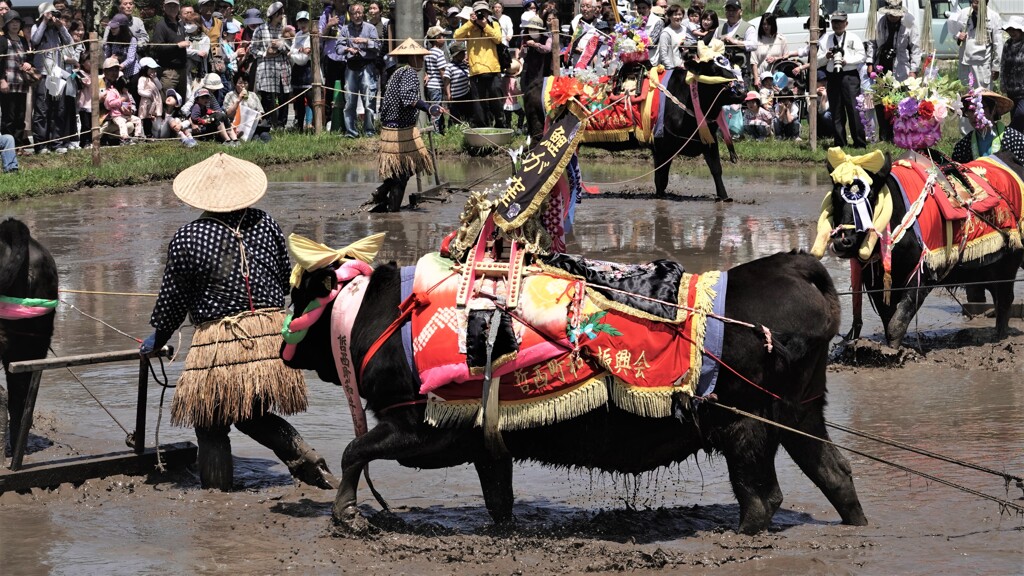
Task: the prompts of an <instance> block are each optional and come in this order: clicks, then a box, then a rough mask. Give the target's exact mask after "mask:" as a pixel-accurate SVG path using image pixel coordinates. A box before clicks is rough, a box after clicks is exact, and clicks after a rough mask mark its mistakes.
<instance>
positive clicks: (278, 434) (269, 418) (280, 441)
mask: <svg viewBox="0 0 1024 576" xmlns="http://www.w3.org/2000/svg"><path fill="white" fill-rule="evenodd" d="M235 427H236V428H238V429H239V430H240V431H242V432H244V433H245V434H247V435H248V436H249V437H251V438H252V439H253V440H255V441H257V442H259V443H260V444H262V445H264V446H266V447H267V448H270V449H271V450H273V451H274V454H275V455H276V456H277V457H278V458H280V459H281V461H282V462H284V463H285V465H286V466H288V470H289V471H290V472H291V473H292V476H294V477H295V478H296V479H298V480H300V481H302V482H305V483H306V484H309V485H310V486H316V487H318V488H324V489H327V488H337V487H338V479H337V478H335V477H334V476H333V475H332V474H331V471H330V469H329V468H327V463H326V462H325V461H324V459H323V458H321V457H320V454H318V453H317V451H316V450H314V449H313V447H312V446H310V445H309V444H307V443H306V441H305V440H303V438H302V435H301V434H299V432H298V431H297V430H296V429H295V428H294V427H293V426H292V425H291V424H289V423H288V422H287V421H286V420H285V419H284V418H281V417H280V416H278V415H276V414H263V415H262V416H257V417H255V418H252V419H250V420H245V421H241V422H235Z"/></svg>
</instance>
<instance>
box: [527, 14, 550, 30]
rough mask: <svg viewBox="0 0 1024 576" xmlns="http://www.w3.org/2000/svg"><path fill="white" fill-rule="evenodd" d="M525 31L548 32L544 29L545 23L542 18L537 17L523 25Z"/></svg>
mask: <svg viewBox="0 0 1024 576" xmlns="http://www.w3.org/2000/svg"><path fill="white" fill-rule="evenodd" d="M523 29H524V30H540V31H541V32H546V31H547V28H545V27H544V21H543V20H541V19H540V18H538V17H536V16H533V17H531V18H530V19H529V20H527V21H526V24H523Z"/></svg>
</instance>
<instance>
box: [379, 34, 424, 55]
mask: <svg viewBox="0 0 1024 576" xmlns="http://www.w3.org/2000/svg"><path fill="white" fill-rule="evenodd" d="M427 54H430V50H427V49H426V48H424V47H423V46H422V45H420V43H419V42H417V41H415V40H413V39H412V38H406V39H405V42H402V43H401V44H399V45H398V48H395V49H394V50H392V51H391V52H388V56H426V55H427Z"/></svg>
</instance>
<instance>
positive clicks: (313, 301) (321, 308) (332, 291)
mask: <svg viewBox="0 0 1024 576" xmlns="http://www.w3.org/2000/svg"><path fill="white" fill-rule="evenodd" d="M383 240H384V234H383V233H381V234H374V235H373V236H370V237H367V238H364V239H362V240H360V241H358V242H355V243H353V244H350V245H349V246H346V247H345V248H342V249H341V250H334V249H332V248H328V247H327V246H324V245H323V244H320V243H317V242H314V241H312V240H310V239H308V238H305V237H303V236H299V235H298V234H292V235H290V236H289V237H288V252H289V254H291V256H292V259H293V260H295V262H297V264H296V265H295V268H294V269H293V270H292V276H291V286H292V290H291V298H292V313H291V314H290V315H289V316H288V319H287V321H286V322H285V326H284V330H282V334H283V336H284V341H285V342H284V344H283V345H282V348H281V358H282V359H283V360H284V363H285V364H286V365H287V366H290V367H292V368H304V369H307V370H316V371H317V374H318V375H319V376H320V378H321V379H322V380H324V381H326V382H336V381H337V378H338V377H337V374H336V372H335V370H334V365H333V364H332V363H331V362H324V359H325V358H326V359H330V358H331V357H332V353H331V347H330V316H331V308H332V307H333V305H334V299H335V297H337V295H338V291H339V290H340V288H341V285H342V284H344V283H345V282H347V281H348V280H351V279H352V278H353V277H355V276H356V275H358V274H369V272H370V268H369V265H367V264H366V262H369V261H372V260H373V259H374V258H375V257H376V255H377V251H378V250H379V249H380V245H381V243H382V242H383Z"/></svg>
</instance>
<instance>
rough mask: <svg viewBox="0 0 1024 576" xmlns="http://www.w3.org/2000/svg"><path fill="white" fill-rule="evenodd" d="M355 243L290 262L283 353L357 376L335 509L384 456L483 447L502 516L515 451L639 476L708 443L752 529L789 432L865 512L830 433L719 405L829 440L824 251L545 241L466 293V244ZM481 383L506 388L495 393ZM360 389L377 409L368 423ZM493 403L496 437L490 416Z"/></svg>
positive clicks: (847, 505) (352, 513)
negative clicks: (461, 247)
mask: <svg viewBox="0 0 1024 576" xmlns="http://www.w3.org/2000/svg"><path fill="white" fill-rule="evenodd" d="M296 239H298V240H301V241H303V242H304V243H306V244H309V243H310V241H308V240H306V239H302V238H301V237H295V236H294V235H293V238H291V239H290V240H289V241H290V242H293V241H295V240H296ZM353 253H354V252H353V250H350V249H344V250H340V251H338V252H337V253H333V252H327V254H328V256H327V257H326V258H323V259H316V258H313V259H307V260H308V261H313V260H317V261H316V263H315V264H314V265H313V266H309V267H307V269H306V271H305V272H303V273H302V274H301V275H296V276H293V289H292V302H293V305H294V306H295V310H296V314H298V313H299V311H305V312H304V313H303V314H301V315H300V316H298V317H296V318H295V319H294V320H291V321H290V323H289V324H288V325H286V329H285V341H286V342H287V343H288V344H286V345H285V347H284V349H283V350H282V357H283V358H284V359H285V362H286V363H287V364H288V365H290V366H293V367H295V368H303V369H310V370H316V372H317V374H318V375H319V376H320V378H321V379H323V380H324V381H327V382H332V383H335V384H341V385H342V386H345V387H346V391H349V390H351V391H352V392H351V395H350V397H349V405H350V408H351V409H352V411H353V418H354V420H355V422H356V424H355V429H356V438H355V439H354V440H352V441H351V443H349V445H348V447H347V448H346V449H345V452H344V455H343V457H342V475H343V477H342V482H341V486H340V489H339V491H338V494H337V498H336V499H335V502H334V507H333V518H334V521H335V523H337V524H340V525H344V526H347V527H348V528H350V529H353V530H362V529H365V528H366V526H365V524H366V521H365V519H363V517H362V516H361V514H360V513H359V511H358V509H357V508H356V503H357V500H356V488H357V484H358V480H359V475H360V473H362V472H363V471H364V469H365V468H366V466H367V464H368V463H369V462H371V461H373V460H396V461H397V462H398V463H399V464H401V465H403V466H408V467H413V468H428V469H438V468H446V467H450V466H456V465H460V464H464V463H472V464H473V465H474V466H475V467H476V470H477V473H478V474H479V477H480V482H481V485H482V489H483V496H484V501H485V503H486V506H487V510H488V512H489V513H490V514H491V517H492V518H493V519H494V521H495V522H497V523H507V522H510V521H512V520H513V516H512V504H513V490H512V464H513V461H516V460H518V461H535V462H542V463H545V464H548V465H552V466H560V467H567V468H568V467H582V468H589V469H595V470H600V471H607V472H617V473H623V474H638V473H641V472H645V471H650V470H654V469H656V468H659V467H662V466H668V465H671V464H673V463H677V462H681V461H683V460H685V459H687V458H689V457H691V456H693V455H695V454H696V453H697V452H698V451H700V450H705V451H708V452H716V453H719V454H721V455H723V456H724V457H725V460H726V463H727V464H728V468H729V476H730V480H731V483H732V487H733V491H734V493H735V496H736V498H737V500H738V501H739V520H740V521H739V530H740V531H742V532H744V533H755V532H759V531H762V530H765V529H767V528H768V527H769V525H770V524H771V519H772V516H773V515H774V513H775V512H776V511H777V510H778V508H779V506H780V505H781V503H782V491H781V489H780V487H779V485H778V481H777V477H776V472H775V455H776V451H777V449H778V447H779V446H780V445H781V446H782V447H784V448H785V449H786V451H787V452H788V453H789V454H790V456H791V457H792V458H793V460H794V461H795V462H796V463H797V464H798V465H799V467H800V468H801V469H802V470H803V472H804V473H805V474H806V475H807V476H808V477H809V478H810V479H811V480H812V481H813V482H814V483H815V484H816V485H817V486H818V487H819V488H820V489H821V491H822V492H823V493H824V494H825V496H826V497H827V498H828V500H829V501H830V502H831V503H832V505H833V506H834V507H835V508H836V510H837V511H838V512H839V515H840V516H841V518H842V520H843V522H844V523H847V524H856V525H863V524H866V522H867V520H866V519H865V517H864V513H863V511H862V509H861V505H860V502H859V500H858V498H857V493H856V490H855V488H854V484H853V479H852V476H851V472H850V466H849V463H848V462H847V460H846V459H845V458H844V457H843V456H842V455H841V454H840V453H839V452H838V450H837V449H836V448H835V447H833V446H831V445H829V444H826V443H823V442H819V441H817V440H811V439H808V438H807V437H804V436H799V435H797V434H794V433H791V432H785V431H782V430H780V429H778V428H776V427H773V426H770V425H768V424H765V423H763V422H761V421H758V420H755V419H752V418H747V417H744V416H740V415H737V414H736V413H734V412H731V411H728V410H726V409H725V408H724V407H719V406H716V405H714V403H715V402H720V403H722V404H726V405H730V406H733V407H736V408H739V409H742V410H745V411H748V412H751V413H753V414H756V415H758V416H761V417H764V418H766V419H770V420H773V421H776V422H780V423H783V424H785V425H787V426H791V427H793V428H796V429H797V430H800V431H802V432H806V433H808V434H811V435H813V436H817V437H819V438H823V439H827V438H828V433H827V432H826V429H825V423H824V414H823V412H824V407H825V403H826V400H825V395H826V385H825V365H826V361H827V352H828V346H829V341H830V340H831V339H832V337H833V336H834V335H835V334H836V330H837V328H838V326H839V314H840V308H839V302H838V298H837V295H836V292H835V289H834V287H833V285H832V281H831V278H830V277H829V275H828V273H827V271H826V270H825V268H824V267H823V266H822V265H821V264H820V263H819V262H817V261H816V260H815V259H814V258H813V257H811V256H809V255H807V254H803V253H788V254H784V253H783V254H776V255H774V256H770V257H767V258H762V259H760V260H755V261H753V262H750V263H747V264H743V265H740V266H737V267H736V268H733V269H732V270H729V271H728V272H721V273H718V272H711V273H707V274H702V275H699V276H698V275H690V274H685V273H683V271H682V267H681V266H680V265H678V264H676V263H674V262H669V261H658V262H653V263H651V264H645V265H637V266H628V265H618V264H613V263H606V262H598V261H591V260H587V259H584V258H581V257H575V256H568V255H553V256H547V257H543V258H539V257H538V260H537V261H536V262H534V263H533V264H532V265H531V264H530V263H529V262H527V263H526V266H527V268H528V269H529V270H528V271H527V272H526V275H525V277H524V278H523V281H522V285H521V289H519V290H513V291H511V292H510V293H509V300H507V301H506V300H505V299H504V298H499V299H497V300H496V301H495V300H493V299H488V298H484V297H483V294H485V292H486V291H485V290H484V287H481V286H479V285H478V286H477V288H479V289H480V292H479V294H480V297H472V298H471V297H468V296H467V293H468V294H470V295H472V294H477V292H476V288H474V285H473V284H472V283H470V284H469V289H468V292H467V291H466V290H465V289H460V288H459V286H460V282H462V281H464V279H465V278H466V276H465V275H464V274H462V273H460V272H459V271H460V270H461V271H463V272H465V270H466V266H467V264H465V263H463V264H461V265H460V264H459V263H458V261H457V260H451V259H448V258H445V257H443V256H441V255H439V254H436V253H435V254H431V255H427V256H424V257H423V259H421V260H420V262H419V263H418V264H417V265H416V266H415V267H406V268H402V269H400V268H399V267H397V266H395V264H394V263H390V264H383V265H379V266H377V267H376V268H375V269H372V270H371V269H370V267H369V266H368V265H367V264H365V263H364V262H363V261H358V260H353V259H346V257H351V255H352V254H353ZM374 253H375V251H374ZM334 254H336V255H334ZM293 255H294V252H293ZM338 258H340V259H341V260H340V261H341V262H343V264H341V265H339V260H338ZM372 258H373V256H372V255H369V254H366V253H365V252H364V253H363V254H362V259H363V260H365V261H369V260H371V259H372ZM296 259H297V260H299V261H300V262H301V261H302V259H301V258H298V257H296ZM509 278H511V276H510V277H509ZM492 281H494V280H493V278H491V279H482V280H480V282H482V283H483V284H485V285H486V284H487V283H489V282H492ZM508 281H509V282H511V280H508ZM499 283H500V282H499ZM636 293H643V294H645V295H646V296H645V297H644V298H640V299H636V298H631V296H632V295H634V294H636ZM560 294H561V295H560ZM687 296H689V298H688V297H687ZM463 298H464V299H466V301H467V302H468V305H467V306H461V305H459V304H457V302H458V301H459V299H463ZM488 302H490V304H488ZM677 302H678V304H677ZM688 303H689V304H688ZM690 311H693V313H690ZM492 314H493V315H494V316H491V315H492ZM410 317H411V321H409V318H410ZM328 318H331V319H332V320H328ZM499 318H500V319H499ZM488 319H489V320H488ZM768 328H770V330H769V329H768ZM406 331H407V332H406ZM477 334H483V335H485V337H486V340H485V341H481V340H479V339H477V338H476V337H475V335H477ZM460 349H461V350H462V351H461V352H460ZM712 350H720V352H719V353H714V352H713V351H712ZM332 358H333V360H332ZM718 362H720V363H721V364H720V365H719V364H718ZM413 366H415V367H413ZM492 369H493V372H492V371H491V370H492ZM481 373H483V374H481ZM716 380H717V381H716ZM445 382H451V383H450V384H445ZM488 382H489V383H492V385H493V384H495V383H500V387H499V391H498V392H497V393H496V395H495V394H492V395H491V396H490V398H489V399H487V400H484V399H482V398H481V388H483V389H484V395H485V397H486V395H487V390H488V389H490V390H493V388H489V385H488V384H486V383H488ZM712 391H713V394H712ZM550 392H554V393H553V394H552V395H550V396H548V395H546V394H548V393H550ZM359 396H361V397H362V399H364V400H365V401H366V409H367V410H369V411H370V412H371V413H372V414H373V415H374V416H375V417H376V419H377V424H376V425H375V426H374V427H373V428H372V429H370V430H369V431H368V432H366V431H365V430H366V423H365V422H366V421H365V417H364V416H363V412H362V410H363V407H362V404H361V401H360V399H359ZM492 400H493V401H494V404H493V405H490V402H491V401H492ZM493 406H497V409H498V410H499V412H498V414H500V426H501V431H500V432H499V434H500V438H499V441H498V442H497V445H495V444H491V443H489V442H488V441H487V433H486V430H487V426H488V424H487V422H488V410H489V409H492V408H491V407H493ZM481 416H482V421H483V428H484V430H481V428H480V427H479V425H478V424H477V421H478V418H481ZM364 432H365V433H364Z"/></svg>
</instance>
